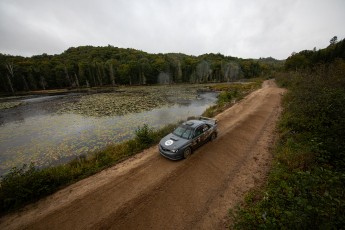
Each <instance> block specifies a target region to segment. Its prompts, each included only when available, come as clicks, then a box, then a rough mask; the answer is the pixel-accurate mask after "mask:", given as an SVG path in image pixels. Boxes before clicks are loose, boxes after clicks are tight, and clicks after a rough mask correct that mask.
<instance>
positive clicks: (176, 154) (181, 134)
mask: <svg viewBox="0 0 345 230" xmlns="http://www.w3.org/2000/svg"><path fill="white" fill-rule="evenodd" d="M216 137H217V120H216V119H211V118H206V117H200V118H199V119H198V120H189V121H186V122H183V123H182V124H181V125H180V126H178V127H177V128H176V129H175V130H174V131H173V132H172V133H170V134H168V135H167V136H165V137H164V138H162V140H161V141H160V142H159V146H158V147H159V152H160V154H161V155H162V156H164V157H166V158H168V159H171V160H179V159H183V158H188V157H189V156H190V155H191V154H192V152H193V150H195V149H196V148H198V147H200V146H201V145H203V144H205V143H206V142H208V141H213V140H214V139H215V138H216Z"/></svg>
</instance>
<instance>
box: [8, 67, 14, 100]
mask: <svg viewBox="0 0 345 230" xmlns="http://www.w3.org/2000/svg"><path fill="white" fill-rule="evenodd" d="M6 68H7V70H8V72H9V74H10V76H9V75H7V74H6V76H7V80H8V84H9V86H10V89H11V92H12V93H13V94H14V89H13V84H12V81H11V78H12V79H13V78H14V70H13V63H6Z"/></svg>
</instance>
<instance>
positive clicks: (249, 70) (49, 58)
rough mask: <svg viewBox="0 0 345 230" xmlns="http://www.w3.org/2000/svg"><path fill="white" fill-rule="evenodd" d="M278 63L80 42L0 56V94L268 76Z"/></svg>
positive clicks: (224, 80)
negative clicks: (30, 53) (59, 48)
mask: <svg viewBox="0 0 345 230" xmlns="http://www.w3.org/2000/svg"><path fill="white" fill-rule="evenodd" d="M282 65H283V62H282V61H278V60H275V59H273V58H260V59H257V60H255V59H240V58H236V57H230V56H224V55H222V54H219V53H218V54H212V53H211V54H204V55H201V56H190V55H185V54H181V53H169V54H161V53H160V54H149V53H146V52H143V51H140V50H135V49H123V48H118V47H114V46H110V45H109V46H106V47H93V46H80V47H76V48H74V47H72V48H69V49H67V50H66V51H65V52H63V53H62V54H58V55H47V54H42V55H36V56H32V57H21V56H11V55H4V54H0V92H7V93H15V92H18V91H32V90H46V89H56V88H80V87H95V86H105V85H110V86H115V85H145V84H157V83H158V84H171V83H206V82H227V81H235V80H238V79H242V78H252V77H259V76H262V75H269V74H271V73H272V71H275V70H276V69H277V68H280V67H281V66H282Z"/></svg>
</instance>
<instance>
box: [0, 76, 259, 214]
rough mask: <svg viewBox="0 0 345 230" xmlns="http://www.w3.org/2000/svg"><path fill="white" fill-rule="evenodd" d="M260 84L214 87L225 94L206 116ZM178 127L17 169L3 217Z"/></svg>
mask: <svg viewBox="0 0 345 230" xmlns="http://www.w3.org/2000/svg"><path fill="white" fill-rule="evenodd" d="M261 82H262V81H260V80H256V81H255V82H254V83H243V84H219V85H215V86H212V87H213V89H214V90H218V91H221V92H220V96H219V99H218V103H217V105H215V106H213V107H212V108H210V109H208V110H207V111H206V112H205V113H204V115H205V114H206V115H208V116H210V117H211V116H214V115H216V114H217V113H219V112H221V111H223V110H225V109H226V108H228V107H230V106H231V105H232V104H233V103H234V102H235V101H238V100H239V99H240V98H242V97H243V96H245V95H247V94H248V93H250V92H252V91H253V90H255V89H257V88H259V87H260V85H261ZM176 125H177V124H173V125H168V126H166V127H164V128H162V129H159V130H153V129H151V128H150V127H148V126H147V125H144V126H142V127H139V128H138V129H137V130H136V133H135V134H136V136H135V138H134V139H133V140H128V141H125V142H122V143H119V144H114V145H110V146H108V147H107V148H106V149H103V150H101V151H98V152H95V153H92V154H89V155H87V156H81V157H79V158H77V159H75V160H73V161H71V162H70V163H68V164H64V165H59V166H55V167H49V168H43V169H38V168H37V167H35V165H24V166H23V167H21V168H13V169H12V170H11V172H10V173H9V174H7V175H5V176H4V177H2V180H1V187H0V214H5V213H7V212H9V211H13V210H16V209H18V208H21V207H23V206H24V205H26V204H28V203H32V202H35V201H37V200H39V199H40V198H42V197H45V196H47V195H50V194H52V193H54V192H56V191H57V190H59V189H61V188H63V187H66V186H67V185H69V184H72V183H74V182H76V181H78V180H81V179H83V178H86V177H88V176H90V175H93V174H95V173H97V172H99V171H101V170H103V169H105V168H107V167H110V166H112V165H114V164H116V163H118V162H120V161H123V160H125V159H127V158H128V157H130V156H132V155H134V154H136V153H139V152H141V151H142V150H144V149H146V148H148V147H150V146H153V145H156V144H157V143H158V142H159V140H160V139H161V138H162V137H163V136H165V135H167V134H168V133H170V132H171V131H172V130H173V129H174V128H175V127H176Z"/></svg>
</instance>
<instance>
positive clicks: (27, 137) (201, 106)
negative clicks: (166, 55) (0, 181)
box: [0, 92, 216, 175]
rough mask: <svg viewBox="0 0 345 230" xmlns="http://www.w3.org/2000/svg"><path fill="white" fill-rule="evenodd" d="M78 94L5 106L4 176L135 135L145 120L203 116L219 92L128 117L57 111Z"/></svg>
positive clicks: (1, 128)
mask: <svg viewBox="0 0 345 230" xmlns="http://www.w3.org/2000/svg"><path fill="white" fill-rule="evenodd" d="M74 96H75V95H63V96H48V97H47V96H46V97H37V98H30V99H22V100H21V101H23V102H25V105H23V106H19V107H16V108H13V109H7V110H2V111H0V175H3V174H5V173H6V172H8V171H9V170H10V169H11V168H12V167H15V166H21V165H22V164H30V162H34V163H35V164H36V165H37V166H39V167H44V166H49V165H56V164H59V163H64V162H66V161H68V160H70V159H72V158H75V157H77V156H79V155H84V154H88V153H90V152H92V151H95V150H98V149H102V148H104V147H105V146H106V145H108V144H113V143H117V142H121V141H123V140H126V139H129V138H132V137H133V136H134V130H135V129H136V128H137V127H139V126H142V125H143V124H148V125H149V126H151V127H154V128H159V127H162V126H164V125H166V124H171V123H175V122H177V121H180V120H185V119H186V118H187V117H189V116H198V115H200V114H202V112H203V111H204V110H205V109H206V108H207V107H209V106H210V105H212V104H214V103H215V101H216V93H212V92H208V93H201V94H200V95H199V97H198V98H196V99H193V100H186V101H184V102H183V103H175V104H174V105H172V106H164V107H160V108H156V109H153V110H151V111H146V112H141V113H131V114H127V115H123V116H105V117H90V116H82V115H78V114H72V113H64V114H57V113H56V110H55V109H54V105H57V104H59V103H61V101H71V100H72V101H73V100H74Z"/></svg>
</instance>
